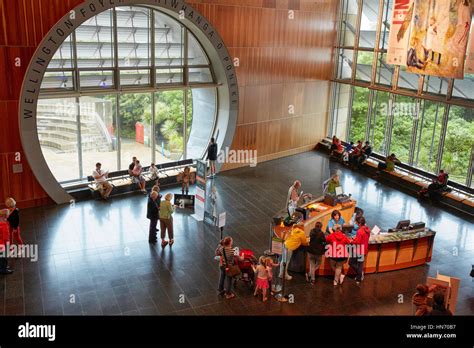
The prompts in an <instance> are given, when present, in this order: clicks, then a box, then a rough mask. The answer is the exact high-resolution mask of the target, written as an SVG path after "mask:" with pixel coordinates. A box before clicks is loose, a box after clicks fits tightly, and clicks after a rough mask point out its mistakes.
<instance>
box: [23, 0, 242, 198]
mask: <svg viewBox="0 0 474 348" xmlns="http://www.w3.org/2000/svg"><path fill="white" fill-rule="evenodd" d="M147 2H149V3H156V2H155V1H150V0H149V1H147V0H142V1H134V0H128V1H127V0H124V1H122V2H121V4H123V5H125V4H127V3H130V4H131V5H133V6H122V5H121V6H117V7H114V6H109V8H106V4H104V3H108V2H104V1H93V0H92V1H89V3H88V4H86V5H84V7H77V8H76V9H75V10H73V11H71V13H70V14H69V15H68V16H65V17H64V18H63V19H62V20H61V21H60V22H59V23H58V25H57V26H56V27H55V28H53V29H52V30H51V31H50V33H49V34H48V35H50V37H49V38H48V37H47V38H45V40H44V41H43V43H42V45H43V47H41V46H40V47H39V48H38V50H37V52H36V54H35V57H34V58H33V60H32V62H31V63H30V67H29V71H28V74H27V77H26V78H25V84H24V88H23V100H22V105H21V111H20V125H21V131H22V141H23V145H24V148H25V152H26V154H27V156H28V160H29V161H30V163H32V168H33V170H34V171H35V174H36V176H37V177H38V179H39V181H40V183H41V184H42V185H43V187H44V188H45V189H46V191H48V193H50V195H51V196H52V197H53V199H55V200H56V201H57V202H58V203H60V202H64V201H66V200H67V199H68V198H69V197H68V195H67V194H66V192H65V191H64V187H67V186H69V185H71V184H75V183H78V182H83V181H85V180H86V178H87V176H89V175H91V173H92V171H93V169H94V167H95V163H96V162H101V163H102V164H103V167H106V168H107V169H108V170H109V171H116V170H121V169H127V167H128V164H129V163H130V160H131V158H132V156H137V157H138V158H139V159H140V160H141V163H143V164H145V165H148V164H150V163H151V162H154V163H164V162H169V161H175V160H179V159H183V158H192V159H200V158H202V157H203V155H204V152H205V150H206V148H207V145H208V143H209V139H210V137H211V136H215V137H217V138H218V143H219V142H220V145H221V147H222V146H229V145H230V142H231V140H232V136H233V132H234V130H235V121H236V114H237V107H238V101H237V98H238V95H237V85H236V81H235V74H234V71H233V66H232V61H231V59H230V57H229V55H228V52H227V50H226V49H225V47H224V45H223V42H222V41H221V39H220V38H219V37H218V34H217V33H216V32H215V31H214V29H213V28H212V27H211V26H210V24H209V23H207V22H206V21H205V19H204V18H203V17H202V16H200V15H199V13H197V12H195V11H194V10H193V9H192V8H190V7H189V6H188V5H185V4H184V3H183V2H182V1H176V2H174V5H175V6H173V5H169V6H171V7H170V8H166V7H160V6H150V5H147ZM100 6H103V7H104V8H102V9H101V8H100ZM79 20H80V21H81V22H80V23H78V21H79ZM68 23H69V25H68ZM61 24H62V26H61ZM71 26H75V28H72V30H70V32H69V33H67V29H71V28H69V27H71ZM66 34H67V35H66ZM59 40H61V41H60V42H59ZM48 55H49V56H50V57H48ZM44 56H46V57H44ZM41 67H43V69H42V70H43V71H41V70H40V69H39V68H41ZM35 72H36V73H41V75H42V76H41V79H40V80H39V79H34V78H31V77H32V76H33V77H34V74H35ZM28 75H30V76H28ZM38 80H39V81H38ZM35 81H36V82H37V83H38V86H37V87H38V88H37V91H36V89H32V88H31V86H29V84H32V83H34V82H35ZM231 85H232V86H231ZM32 92H35V93H32ZM29 94H34V96H35V97H36V99H34V98H32V97H31V96H29ZM31 104H33V105H31ZM34 106H35V108H34ZM29 108H33V112H32V111H30V110H29ZM31 115H33V116H34V117H30V116H31ZM33 123H34V124H33ZM220 133H222V134H220ZM31 135H34V137H31ZM219 135H220V137H221V139H219ZM38 154H40V155H41V156H38ZM41 168H47V170H46V171H47V173H46V174H45V173H43V172H41ZM52 179H54V180H52ZM58 185H59V187H58ZM45 186H46V187H45ZM53 186H54V187H53ZM59 188H63V190H60V189H59Z"/></svg>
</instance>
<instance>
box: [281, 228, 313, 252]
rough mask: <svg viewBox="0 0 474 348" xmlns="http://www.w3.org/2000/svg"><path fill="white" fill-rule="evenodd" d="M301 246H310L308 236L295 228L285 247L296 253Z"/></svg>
mask: <svg viewBox="0 0 474 348" xmlns="http://www.w3.org/2000/svg"><path fill="white" fill-rule="evenodd" d="M300 245H309V243H308V240H307V239H306V234H305V233H304V231H303V230H301V229H299V228H295V229H294V230H292V231H291V234H290V235H289V236H288V237H287V238H286V240H285V247H286V248H287V249H288V250H291V251H295V250H296V249H298V248H299V247H300Z"/></svg>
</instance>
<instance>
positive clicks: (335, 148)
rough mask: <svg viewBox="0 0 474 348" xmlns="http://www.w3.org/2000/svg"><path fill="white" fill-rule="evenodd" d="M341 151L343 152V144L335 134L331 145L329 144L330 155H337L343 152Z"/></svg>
mask: <svg viewBox="0 0 474 348" xmlns="http://www.w3.org/2000/svg"><path fill="white" fill-rule="evenodd" d="M343 152H344V146H343V145H342V142H341V140H340V139H339V138H337V137H336V136H334V137H333V139H332V145H331V156H334V157H339V156H341V155H342V154H343Z"/></svg>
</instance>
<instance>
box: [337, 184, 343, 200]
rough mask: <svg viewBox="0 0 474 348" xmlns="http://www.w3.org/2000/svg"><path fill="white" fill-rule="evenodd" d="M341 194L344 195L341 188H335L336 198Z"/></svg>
mask: <svg viewBox="0 0 474 348" xmlns="http://www.w3.org/2000/svg"><path fill="white" fill-rule="evenodd" d="M343 194H344V191H342V186H336V197H337V196H340V195H343Z"/></svg>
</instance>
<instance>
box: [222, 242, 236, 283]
mask: <svg viewBox="0 0 474 348" xmlns="http://www.w3.org/2000/svg"><path fill="white" fill-rule="evenodd" d="M222 255H223V256H224V260H225V265H226V269H225V274H226V276H228V277H231V278H234V277H236V276H238V275H240V273H241V272H240V268H239V266H237V265H229V263H228V262H227V255H226V253H225V247H224V248H222Z"/></svg>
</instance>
